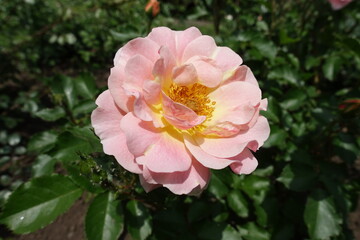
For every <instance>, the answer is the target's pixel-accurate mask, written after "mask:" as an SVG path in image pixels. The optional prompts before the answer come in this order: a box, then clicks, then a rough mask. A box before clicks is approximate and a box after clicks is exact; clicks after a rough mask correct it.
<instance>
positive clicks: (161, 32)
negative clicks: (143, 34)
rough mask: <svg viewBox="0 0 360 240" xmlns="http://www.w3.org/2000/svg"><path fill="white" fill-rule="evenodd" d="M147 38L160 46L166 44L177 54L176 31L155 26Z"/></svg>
mask: <svg viewBox="0 0 360 240" xmlns="http://www.w3.org/2000/svg"><path fill="white" fill-rule="evenodd" d="M147 38H149V39H151V40H153V41H154V42H156V43H157V44H158V45H159V46H166V47H167V48H169V50H170V52H171V53H172V54H173V55H175V54H176V43H175V32H174V31H172V30H171V29H169V28H167V27H157V28H153V29H152V30H151V32H150V33H149V35H148V36H147Z"/></svg>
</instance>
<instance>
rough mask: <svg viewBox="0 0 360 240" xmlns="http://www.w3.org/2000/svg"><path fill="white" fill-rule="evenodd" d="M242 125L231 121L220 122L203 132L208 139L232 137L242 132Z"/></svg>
mask: <svg viewBox="0 0 360 240" xmlns="http://www.w3.org/2000/svg"><path fill="white" fill-rule="evenodd" d="M240 129H241V125H236V124H233V123H232V122H229V121H223V122H218V123H216V124H214V125H211V126H208V127H206V128H205V129H204V130H202V131H201V134H202V135H205V136H207V137H232V136H234V135H236V134H238V133H239V132H240Z"/></svg>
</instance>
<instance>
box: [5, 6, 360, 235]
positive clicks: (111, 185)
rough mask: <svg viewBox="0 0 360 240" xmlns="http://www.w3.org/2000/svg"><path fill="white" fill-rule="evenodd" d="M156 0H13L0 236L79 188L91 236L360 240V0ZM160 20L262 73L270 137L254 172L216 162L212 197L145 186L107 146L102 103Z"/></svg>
mask: <svg viewBox="0 0 360 240" xmlns="http://www.w3.org/2000/svg"><path fill="white" fill-rule="evenodd" d="M145 5H146V1H145V0H88V1H79V0H71V1H70V0H63V1H58V0H46V1H40V0H14V1H10V0H3V1H1V4H0V23H1V24H0V59H1V63H0V108H1V116H0V125H1V128H0V144H1V148H0V172H1V177H0V207H1V209H2V214H1V215H0V222H1V223H2V224H3V225H2V226H1V227H0V229H1V233H0V239H1V238H2V239H8V238H13V237H14V236H15V235H13V234H14V233H15V234H25V233H29V232H34V231H37V230H38V229H40V228H42V227H44V226H46V225H47V224H49V223H51V222H52V221H54V220H55V219H56V218H57V217H58V216H59V215H61V214H62V213H63V212H65V211H66V210H68V209H69V207H70V206H71V205H72V204H73V203H74V202H75V201H76V200H77V199H78V198H79V197H80V196H82V198H85V199H86V201H87V202H88V204H89V205H90V206H89V208H88V210H87V212H86V213H84V214H85V215H86V216H85V232H86V236H87V238H88V239H118V238H120V239H124V238H125V237H126V236H131V239H154V240H155V239H214V240H216V239H226V240H228V239H230V240H231V239H246V240H266V239H272V240H286V239H355V238H356V237H357V238H358V239H359V238H360V233H359V229H360V227H359V221H360V210H359V209H360V206H358V209H357V211H356V208H357V204H358V199H359V193H360V181H359V180H360V158H359V156H360V154H359V153H360V147H359V146H360V135H359V129H360V128H359V127H360V121H359V119H360V114H359V112H360V111H359V110H360V94H359V91H360V86H359V85H360V81H359V76H360V42H359V39H360V11H359V10H360V2H359V1H353V2H352V3H350V4H349V5H348V6H346V7H345V8H344V9H341V10H339V11H333V10H332V9H331V7H330V5H329V3H328V2H327V1H325V0H316V1H305V0H292V1H288V0H276V1H275V0H252V1H241V0H223V1H221V0H191V1H190V0H172V1H170V0H169V1H165V0H164V1H160V9H161V10H160V13H159V14H158V15H157V16H156V17H153V16H152V15H151V14H150V13H147V12H145V11H144V7H145ZM155 26H168V27H170V28H172V29H178V30H183V29H185V28H187V27H190V26H196V27H198V28H199V29H200V30H201V31H202V33H203V34H209V35H211V36H213V37H215V39H216V42H217V43H218V45H224V46H228V47H230V48H232V49H233V50H234V51H236V52H238V53H239V54H240V56H242V58H243V59H244V64H246V65H248V66H249V67H250V68H251V69H252V71H253V72H254V74H255V76H256V77H257V79H258V81H259V83H260V86H261V89H262V91H263V96H264V97H266V98H268V100H269V109H268V111H267V112H263V113H262V114H263V115H265V116H266V117H267V118H268V119H269V121H270V125H271V136H270V138H269V140H268V141H267V142H266V144H265V146H264V147H263V148H261V150H260V151H258V152H257V153H256V154H255V155H256V157H257V159H258V160H259V167H258V169H257V170H256V171H255V172H254V173H253V174H251V175H248V176H244V175H242V176H238V175H235V174H233V173H232V172H231V171H230V170H228V169H224V170H221V171H213V175H212V180H211V182H210V184H209V187H208V189H207V190H205V191H204V193H203V194H202V195H201V196H200V197H187V196H174V195H172V194H170V193H169V192H168V191H167V190H165V189H157V190H154V191H153V192H151V193H150V194H145V193H144V192H143V190H142V189H141V187H140V186H139V183H138V180H137V178H136V176H134V175H132V174H130V173H128V172H126V171H124V170H123V169H121V167H120V166H118V164H116V162H115V160H114V158H112V157H109V156H104V154H102V153H101V152H102V147H101V145H100V142H99V140H98V139H97V137H96V136H95V135H94V134H93V132H92V131H91V126H90V119H89V117H90V113H91V111H92V110H93V109H94V108H95V104H94V100H95V99H96V97H97V95H98V94H99V93H100V92H101V90H103V89H105V88H106V81H107V77H108V75H109V69H110V68H111V66H112V59H113V56H114V54H115V52H116V51H117V49H119V48H120V47H121V46H122V45H123V44H125V43H126V42H127V41H129V40H130V39H132V38H135V37H138V36H145V35H146V34H147V33H148V31H149V29H150V27H155ZM84 192H85V193H84ZM46 209H52V210H51V211H50V212H48V211H46ZM351 212H355V213H353V214H355V216H358V217H357V221H358V222H356V220H354V219H353V218H350V217H349V216H350V213H351ZM356 214H357V215H356ZM24 217H25V219H24ZM6 229H10V230H11V231H12V232H10V230H6Z"/></svg>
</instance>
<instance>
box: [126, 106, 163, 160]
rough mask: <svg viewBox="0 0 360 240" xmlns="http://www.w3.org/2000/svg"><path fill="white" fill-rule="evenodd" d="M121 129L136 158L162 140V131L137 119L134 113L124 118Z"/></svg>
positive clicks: (149, 123)
mask: <svg viewBox="0 0 360 240" xmlns="http://www.w3.org/2000/svg"><path fill="white" fill-rule="evenodd" d="M120 127H121V129H122V131H123V132H124V133H125V135H126V142H127V146H128V149H129V151H130V152H131V153H132V154H133V155H134V156H135V157H138V156H141V155H143V154H144V152H145V151H146V150H147V148H148V147H149V146H150V145H151V144H152V143H154V142H156V141H158V139H159V138H160V130H158V129H156V128H155V127H154V126H153V125H152V123H151V122H145V121H141V120H140V119H138V118H136V117H135V116H134V114H133V113H128V114H126V115H125V116H124V117H123V119H122V120H121V123H120Z"/></svg>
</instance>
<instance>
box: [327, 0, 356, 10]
mask: <svg viewBox="0 0 360 240" xmlns="http://www.w3.org/2000/svg"><path fill="white" fill-rule="evenodd" d="M351 1H352V0H329V2H330V4H331V7H332V8H333V9H334V10H339V9H341V8H343V7H345V6H346V5H348V4H349V3H350V2H351Z"/></svg>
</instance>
